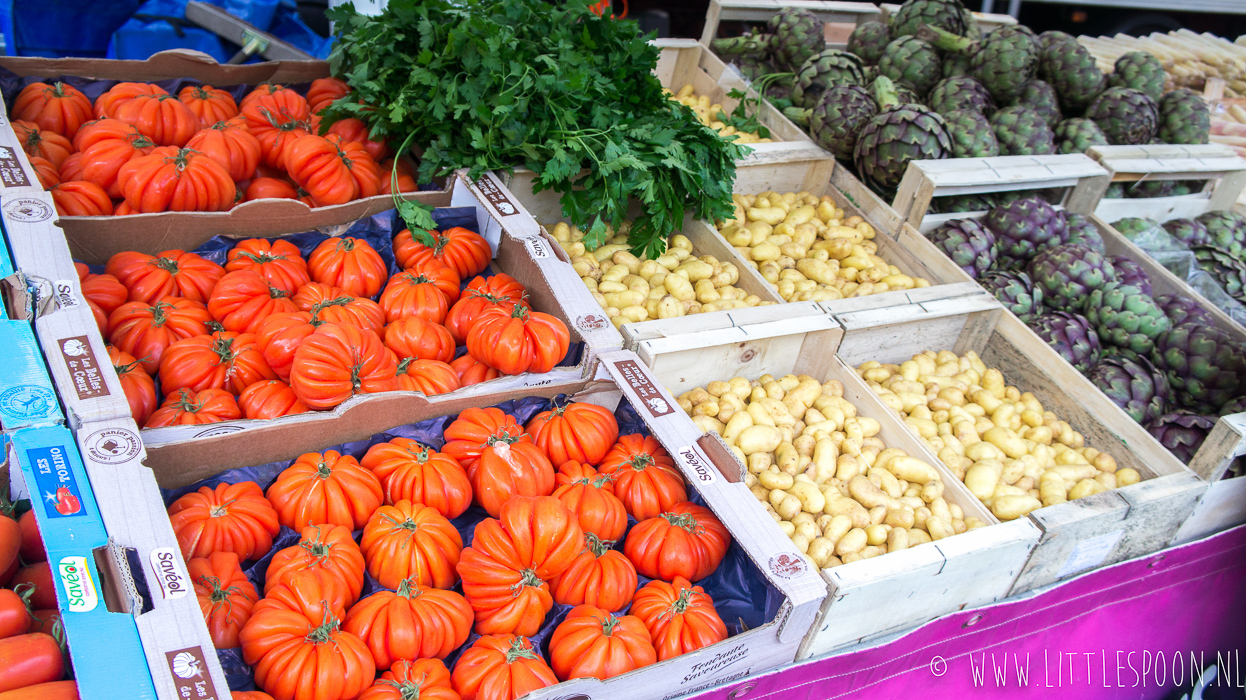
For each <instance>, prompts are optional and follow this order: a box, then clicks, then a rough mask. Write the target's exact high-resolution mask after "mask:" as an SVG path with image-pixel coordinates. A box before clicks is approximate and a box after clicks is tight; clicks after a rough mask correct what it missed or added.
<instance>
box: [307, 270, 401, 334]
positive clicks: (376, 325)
mask: <svg viewBox="0 0 1246 700" xmlns="http://www.w3.org/2000/svg"><path fill="white" fill-rule="evenodd" d="M294 305H295V306H297V307H298V309H299V311H308V312H311V313H314V314H316V318H319V319H320V320H321V321H328V322H331V323H346V324H350V325H352V326H354V327H356V328H359V329H361V330H370V331H373V332H375V333H376V334H377V335H380V334H381V333H382V332H383V331H384V329H385V311H384V310H383V309H382V308H381V306H380V304H377V303H376V302H375V301H372V300H371V299H368V298H366V297H355V296H351V295H350V294H347V293H346V292H344V291H342V290H341V289H338V288H337V287H332V286H329V285H327V284H322V283H320V282H308V283H307V284H305V285H303V286H301V287H299V288H298V291H297V292H296V293H295V294H294Z"/></svg>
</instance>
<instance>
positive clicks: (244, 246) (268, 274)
mask: <svg viewBox="0 0 1246 700" xmlns="http://www.w3.org/2000/svg"><path fill="white" fill-rule="evenodd" d="M238 270H250V271H252V272H257V273H259V274H260V275H262V276H263V277H264V279H265V280H267V282H268V283H269V284H270V285H272V286H274V287H276V288H277V289H281V290H283V291H286V292H289V293H290V294H294V293H295V292H297V291H298V289H299V287H302V286H303V285H305V284H307V283H308V282H310V281H311V278H310V277H309V276H308V274H307V261H306V260H304V259H303V255H302V254H301V253H300V252H299V249H298V246H296V245H294V244H293V243H290V242H289V241H284V240H282V239H280V238H274V239H269V238H248V239H246V240H245V241H239V242H238V245H236V246H234V247H233V248H232V249H230V251H229V255H228V256H227V259H226V261H225V271H226V272H236V271H238ZM300 310H304V309H300Z"/></svg>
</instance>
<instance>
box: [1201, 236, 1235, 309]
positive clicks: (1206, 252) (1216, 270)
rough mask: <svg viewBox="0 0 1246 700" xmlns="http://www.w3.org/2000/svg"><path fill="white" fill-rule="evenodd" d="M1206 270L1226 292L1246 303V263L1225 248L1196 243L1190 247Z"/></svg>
mask: <svg viewBox="0 0 1246 700" xmlns="http://www.w3.org/2000/svg"><path fill="white" fill-rule="evenodd" d="M1190 250H1191V251H1193V252H1194V259H1195V260H1196V261H1197V262H1198V266H1199V267H1200V268H1202V269H1203V271H1204V272H1206V273H1207V274H1209V275H1211V276H1212V278H1213V279H1215V280H1216V282H1218V283H1219V284H1220V286H1221V287H1222V288H1223V289H1224V291H1225V293H1227V294H1228V295H1229V296H1231V297H1233V298H1234V299H1236V300H1237V301H1238V302H1240V303H1242V304H1246V263H1244V262H1242V260H1241V259H1240V258H1238V257H1236V256H1234V255H1233V254H1232V253H1230V252H1229V251H1227V250H1225V249H1224V248H1217V247H1216V246H1209V245H1196V246H1193V247H1192V248H1190Z"/></svg>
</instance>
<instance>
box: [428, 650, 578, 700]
mask: <svg viewBox="0 0 1246 700" xmlns="http://www.w3.org/2000/svg"><path fill="white" fill-rule="evenodd" d="M450 680H451V682H452V683H454V689H455V690H456V691H458V693H459V695H461V696H462V698H463V700H518V699H519V698H521V697H523V696H524V695H527V694H528V693H531V692H533V691H536V690H540V689H541V688H548V687H549V686H551V685H555V684H557V683H558V677H557V676H555V675H554V671H553V669H551V668H550V667H549V666H547V665H546V664H545V659H542V658H541V652H540V650H539V649H537V648H536V646H535V645H534V644H533V643H532V640H531V639H528V638H527V637H516V636H515V635H513V634H490V635H485V636H483V637H481V638H480V639H477V640H476V643H475V644H473V645H472V646H471V648H470V649H468V650H467V651H465V652H463V655H462V656H460V657H459V662H458V663H457V664H455V665H454V673H453V674H452V675H451V676H450Z"/></svg>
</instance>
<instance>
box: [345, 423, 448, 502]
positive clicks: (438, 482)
mask: <svg viewBox="0 0 1246 700" xmlns="http://www.w3.org/2000/svg"><path fill="white" fill-rule="evenodd" d="M359 463H360V464H361V465H363V467H364V468H365V469H368V470H371V472H372V473H373V474H376V477H377V478H378V479H380V480H381V485H382V486H383V487H384V488H385V502H386V503H388V504H390V505H393V504H394V503H397V502H398V501H412V502H415V503H422V504H424V505H426V506H428V507H430V508H432V509H434V510H436V511H437V512H438V513H440V514H441V515H443V516H444V517H446V518H457V517H459V516H460V515H462V514H463V513H464V512H466V511H467V508H468V506H470V505H471V503H472V485H471V482H470V481H468V479H467V472H466V471H464V470H463V467H462V466H461V465H460V464H459V463H458V461H457V460H455V459H454V458H453V457H450V456H449V455H445V454H442V453H440V452H437V451H435V450H433V449H432V448H429V447H427V446H425V445H421V444H420V443H418V442H416V441H415V440H411V439H409V438H401V437H399V438H394V439H393V440H390V441H389V442H381V443H377V444H375V445H373V446H372V447H369V448H368V452H367V454H365V455H364V456H363V459H361V460H360V461H359Z"/></svg>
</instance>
